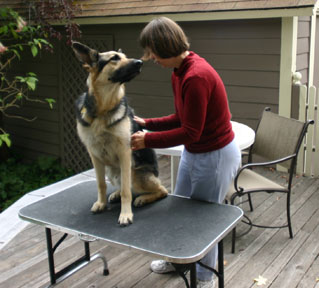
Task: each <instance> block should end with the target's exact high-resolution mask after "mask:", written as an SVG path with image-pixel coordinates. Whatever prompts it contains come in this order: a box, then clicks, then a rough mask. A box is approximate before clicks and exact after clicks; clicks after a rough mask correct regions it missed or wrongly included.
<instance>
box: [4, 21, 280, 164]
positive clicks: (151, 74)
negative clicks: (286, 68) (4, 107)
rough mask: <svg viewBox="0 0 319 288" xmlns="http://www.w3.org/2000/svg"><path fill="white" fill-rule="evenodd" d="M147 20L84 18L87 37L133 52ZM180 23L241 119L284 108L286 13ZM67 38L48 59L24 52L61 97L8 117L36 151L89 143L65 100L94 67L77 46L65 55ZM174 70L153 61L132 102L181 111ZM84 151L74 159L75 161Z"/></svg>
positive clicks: (18, 136)
mask: <svg viewBox="0 0 319 288" xmlns="http://www.w3.org/2000/svg"><path fill="white" fill-rule="evenodd" d="M144 25H145V24H139V23H136V24H108V25H86V26H81V29H82V32H83V38H82V39H81V40H80V41H81V42H83V43H87V44H89V43H97V42H94V41H103V39H106V40H107V41H106V42H107V43H109V42H110V41H109V39H112V41H111V46H112V49H118V48H122V49H123V52H124V53H126V54H127V56H128V57H134V58H139V57H141V55H142V52H143V51H142V50H141V48H140V47H139V44H138V36H139V33H140V31H141V30H142V28H143V27H144ZM180 25H181V26H182V27H183V29H184V30H185V32H186V34H187V36H188V38H189V41H190V43H191V50H193V51H195V52H196V53H198V54H199V55H201V56H203V57H204V58H206V59H207V61H208V62H210V63H211V64H212V66H213V67H214V68H215V69H216V70H217V72H218V73H219V74H220V76H221V77H222V79H223V81H224V83H225V86H226V90H227V93H228V98H229V105H230V109H231V113H232V115H233V120H235V121H239V122H242V123H245V124H248V125H249V126H250V127H252V128H255V127H256V125H257V122H258V119H259V116H260V114H261V112H262V110H263V109H264V108H265V107H266V106H268V107H271V108H272V110H273V111H278V95H279V74H280V73H279V69H280V41H281V20H280V19H256V20H227V21H201V22H181V23H180ZM92 39H93V40H92ZM90 41H91V42H90ZM62 45H64V44H61V43H59V45H58V46H57V50H55V51H56V52H55V53H54V54H48V55H46V56H43V57H42V59H41V61H39V60H38V59H30V60H29V59H26V60H25V59H24V60H23V61H24V64H23V65H22V66H21V67H20V68H21V69H22V70H23V69H26V70H28V69H29V70H30V69H32V70H30V71H33V72H35V73H37V74H38V76H39V80H40V81H39V88H38V90H37V92H36V93H39V94H41V95H42V96H45V98H50V97H51V98H55V99H56V101H57V103H56V105H55V107H54V109H52V110H50V109H49V108H47V107H44V106H38V105H36V106H32V105H30V106H29V105H28V106H26V108H24V109H23V111H24V112H23V113H30V114H32V113H33V111H34V112H35V114H36V115H37V116H38V119H37V120H36V121H34V122H32V123H25V122H23V123H22V122H21V121H18V120H15V121H13V120H10V121H9V120H6V124H7V128H8V131H9V133H11V134H12V136H13V141H14V145H15V146H16V147H18V148H19V149H21V151H24V154H25V155H28V156H30V157H35V156H37V155H39V154H46V155H52V156H60V157H64V158H68V157H69V156H70V154H73V152H72V151H78V148H77V147H78V145H81V144H79V140H78V139H77V138H76V136H74V135H75V134H72V137H73V138H72V137H71V138H72V139H71V140H70V137H69V135H66V131H71V130H73V133H75V122H74V110H72V109H73V107H72V108H70V112H69V113H66V112H65V110H64V107H66V106H71V105H73V104H71V103H73V102H74V99H75V98H76V97H77V96H78V94H79V93H80V91H83V89H84V88H83V87H84V86H83V85H84V83H85V77H86V73H84V72H82V68H81V65H80V64H79V63H78V61H77V60H75V57H74V56H73V54H68V55H64V53H66V52H65V51H69V52H70V51H71V48H69V47H63V46H62ZM93 47H95V46H94V45H93ZM69 52H67V53H69ZM72 53H73V52H72ZM63 55H64V56H63ZM72 57H74V58H73V60H74V61H73V60H72V61H73V63H74V64H73V63H72V61H71V60H70V61H71V62H70V63H69V64H68V65H69V66H65V67H64V68H63V69H61V66H63V65H65V63H64V61H65V59H70V58H72ZM62 62H63V63H62ZM80 70H81V72H77V71H80ZM70 75H79V76H78V78H77V79H76V83H79V87H78V89H74V87H72V85H74V84H71V83H70V84H69V85H70V86H71V87H70V89H67V91H66V88H65V86H63V85H65V84H63V81H65V79H67V78H66V77H69V76H70ZM170 75H171V71H169V69H164V68H162V67H159V66H157V65H154V64H153V63H151V62H147V63H145V64H144V66H143V70H142V73H141V74H140V75H139V76H138V77H137V78H136V79H134V80H133V81H132V82H130V83H127V85H126V92H127V96H128V99H129V104H130V105H131V106H132V107H133V108H134V110H135V113H136V114H138V115H139V116H141V117H158V116H164V115H167V114H170V113H173V112H174V101H173V94H172V90H171V83H170ZM66 114H67V115H66ZM68 119H70V120H68ZM72 121H73V122H72ZM67 122H69V123H67ZM66 125H67V126H66ZM66 139H67V140H66ZM66 141H69V142H66ZM65 143H67V145H64V144H65ZM70 145H74V148H73V150H72V151H69V150H67V149H66V148H65V147H66V146H68V147H69V146H70ZM81 149H82V150H81V151H82V152H81V155H82V154H83V153H84V154H85V153H86V152H85V151H84V149H83V147H81ZM79 157H80V156H77V157H76V159H73V160H72V161H73V162H72V163H74V162H76V161H77V159H78V158H79ZM83 157H86V156H83ZM85 161H86V162H85V163H87V164H85V165H84V166H85V168H88V167H87V166H88V165H90V163H89V160H85ZM66 163H67V162H66ZM71 166H73V164H71ZM77 170H78V169H77Z"/></svg>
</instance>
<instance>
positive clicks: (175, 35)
mask: <svg viewBox="0 0 319 288" xmlns="http://www.w3.org/2000/svg"><path fill="white" fill-rule="evenodd" d="M140 44H141V46H142V47H143V49H144V56H143V58H144V59H145V60H147V59H149V57H150V52H153V53H154V54H156V55H157V56H159V57H161V58H171V57H176V56H178V55H180V54H182V53H183V52H185V51H187V50H188V49H189V43H188V40H187V37H186V35H185V33H184V31H183V29H182V28H181V27H180V26H179V25H178V24H177V23H176V22H174V21H173V20H171V19H169V18H166V17H160V18H156V19H153V20H152V21H151V22H149V23H148V24H147V25H146V26H145V27H144V29H143V31H142V32H141V34H140Z"/></svg>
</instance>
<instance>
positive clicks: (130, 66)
mask: <svg viewBox="0 0 319 288" xmlns="http://www.w3.org/2000/svg"><path fill="white" fill-rule="evenodd" d="M72 47H73V50H74V52H75V54H76V56H77V58H78V59H79V60H80V61H81V62H82V63H83V64H84V65H83V66H84V68H86V69H87V70H88V72H89V76H88V79H87V85H88V92H87V93H84V94H83V95H81V96H80V98H79V99H78V100H77V102H76V110H77V131H78V134H79V137H80V139H81V140H82V142H83V143H84V145H85V146H86V148H87V150H88V152H89V155H90V157H91V160H92V163H93V166H94V169H95V173H96V178H97V183H98V199H97V201H96V202H95V203H94V204H93V206H92V208H91V210H92V211H93V212H100V211H102V210H104V208H105V207H106V205H107V199H106V189H107V186H106V182H105V174H106V175H107V176H108V179H109V180H110V181H111V183H112V184H113V185H114V186H118V187H120V188H119V190H118V191H116V192H114V193H112V194H111V195H110V196H109V202H114V201H118V200H120V199H121V213H120V216H119V223H120V224H121V225H128V224H130V223H132V221H133V213H132V208H131V203H132V193H131V188H132V190H133V191H134V192H136V193H137V194H138V195H139V196H138V197H137V198H136V199H135V200H134V206H142V205H144V204H146V203H150V202H153V201H155V200H157V199H160V198H163V197H165V196H166V195H167V190H166V189H165V187H164V186H162V185H161V183H160V180H159V179H158V177H157V176H158V167H157V161H156V155H155V153H154V151H153V150H151V149H142V150H138V151H134V152H133V153H132V150H131V148H130V139H131V133H134V132H136V131H138V130H141V127H139V125H138V124H137V123H136V122H134V121H133V112H132V110H131V108H130V107H129V106H128V104H127V101H126V98H125V87H124V83H125V82H128V81H130V80H131V79H133V78H134V77H135V76H136V75H138V74H139V72H140V70H141V66H142V61H141V60H137V59H128V58H126V56H125V55H124V54H123V53H121V52H115V51H109V52H104V53H98V52H97V51H96V50H93V49H91V48H89V47H87V46H86V45H83V44H81V43H78V42H73V43H72Z"/></svg>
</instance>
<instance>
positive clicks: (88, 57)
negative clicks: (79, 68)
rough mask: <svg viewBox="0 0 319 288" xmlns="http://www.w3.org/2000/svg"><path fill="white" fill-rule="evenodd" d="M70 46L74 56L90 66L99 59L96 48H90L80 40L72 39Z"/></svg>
mask: <svg viewBox="0 0 319 288" xmlns="http://www.w3.org/2000/svg"><path fill="white" fill-rule="evenodd" d="M72 48H73V51H74V53H75V55H76V57H77V58H78V59H79V60H80V61H81V62H82V63H84V64H87V65H89V66H90V67H92V66H93V65H94V63H96V62H97V61H98V60H99V53H98V52H97V51H96V50H94V49H91V48H90V47H88V46H86V45H84V44H82V43H80V42H75V41H72Z"/></svg>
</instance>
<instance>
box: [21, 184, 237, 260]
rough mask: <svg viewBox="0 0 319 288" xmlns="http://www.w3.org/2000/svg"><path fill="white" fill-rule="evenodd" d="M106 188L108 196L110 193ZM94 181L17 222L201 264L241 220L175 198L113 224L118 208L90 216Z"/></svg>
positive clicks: (24, 212) (32, 208)
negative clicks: (124, 223) (126, 223)
mask: <svg viewBox="0 0 319 288" xmlns="http://www.w3.org/2000/svg"><path fill="white" fill-rule="evenodd" d="M114 189H115V188H114V187H112V186H111V185H110V184H108V193H111V192H112V191H114ZM96 190H97V188H96V182H95V181H85V182H82V183H80V184H76V185H74V186H72V187H70V188H67V189H65V190H64V191H62V192H60V193H57V194H55V195H53V196H50V197H47V198H45V199H42V200H40V201H38V202H36V203H33V204H31V205H29V206H26V207H24V208H22V209H21V210H20V212H19V216H20V218H22V219H24V220H26V221H29V222H33V223H36V224H39V225H43V226H45V227H48V228H52V229H55V230H59V231H63V232H66V233H68V234H71V235H77V236H80V238H85V237H87V236H88V237H93V238H96V239H101V240H104V241H107V242H108V243H110V244H115V245H124V246H126V247H131V248H134V249H138V250H140V251H143V252H147V253H150V254H153V255H155V256H156V257H160V258H162V259H165V260H167V261H170V262H173V263H180V264H187V263H193V262H196V261H198V260H200V259H201V258H202V257H203V256H205V254H206V253H207V252H208V251H209V250H210V249H211V248H212V247H213V246H214V245H216V244H217V243H218V242H219V241H220V240H221V239H223V238H224V237H225V236H226V235H227V233H228V232H229V231H230V230H231V229H232V228H233V227H234V226H235V225H236V223H237V222H238V221H239V220H240V219H241V217H242V216H243V211H242V210H241V209H240V208H238V207H235V206H230V205H224V204H216V203H207V202H203V201H196V200H191V199H186V198H182V197H178V196H174V195H169V196H168V197H166V198H164V199H162V200H160V201H157V202H155V203H152V204H149V205H146V206H144V207H141V208H134V207H133V213H134V223H133V224H131V225H129V226H127V227H120V225H119V224H117V220H118V216H119V213H120V204H119V203H118V204H111V205H110V206H109V207H110V209H109V210H105V211H104V212H102V213H100V214H93V213H92V212H91V211H90V208H91V206H92V204H93V202H95V201H96V193H97V192H96Z"/></svg>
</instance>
